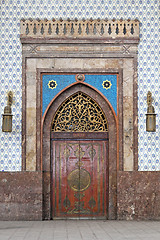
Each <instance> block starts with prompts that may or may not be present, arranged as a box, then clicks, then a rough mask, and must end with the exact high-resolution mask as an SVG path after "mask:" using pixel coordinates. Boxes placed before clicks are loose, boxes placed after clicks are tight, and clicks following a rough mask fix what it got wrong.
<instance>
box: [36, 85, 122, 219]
mask: <svg viewBox="0 0 160 240" xmlns="http://www.w3.org/2000/svg"><path fill="white" fill-rule="evenodd" d="M78 92H81V93H83V94H86V95H87V96H89V97H90V98H91V99H93V100H94V101H95V102H96V103H97V104H98V106H100V108H101V109H102V110H103V113H104V115H105V117H106V119H107V124H108V134H109V150H108V155H109V179H108V180H109V190H108V192H109V205H110V207H109V212H108V215H109V218H110V219H112V218H115V217H114V216H115V213H116V172H117V160H118V159H117V139H118V136H117V132H118V131H117V117H116V114H115V112H114V110H113V108H112V107H111V105H110V103H109V101H108V100H107V99H106V98H105V97H104V96H103V95H102V94H101V93H100V92H98V91H97V90H96V89H94V88H93V87H91V86H90V85H89V84H86V83H85V84H84V83H79V82H76V83H74V84H71V85H70V86H69V87H67V88H66V89H65V90H63V91H61V93H59V94H58V95H57V96H56V97H55V98H54V99H53V100H52V101H51V103H50V104H49V106H48V108H47V109H46V111H45V113H44V116H43V121H42V132H41V139H42V145H41V147H42V151H41V152H42V155H41V161H42V170H43V173H44V176H43V177H44V179H43V182H44V191H46V189H49V188H48V182H50V180H51V168H52V165H51V141H50V139H51V124H52V120H53V119H54V116H55V115H56V113H57V111H58V109H59V107H60V106H61V105H62V104H63V103H64V102H65V100H66V99H68V98H69V97H70V96H73V95H74V94H77V93H78ZM45 184H46V186H45ZM49 192H50V189H49ZM49 192H47V193H46V192H44V194H43V196H44V209H43V213H44V216H43V218H44V219H45V215H46V216H47V217H48V216H49V214H50V212H49V211H50V210H49V209H50V205H51V202H50V201H51V200H50V194H49Z"/></svg>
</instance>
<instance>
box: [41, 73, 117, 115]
mask: <svg viewBox="0 0 160 240" xmlns="http://www.w3.org/2000/svg"><path fill="white" fill-rule="evenodd" d="M51 80H54V81H56V83H57V87H56V88H54V89H51V88H49V86H48V83H49V81H51ZM105 80H109V81H110V82H111V84H112V86H111V88H109V89H105V88H103V86H102V84H103V81H105ZM75 81H76V80H75V74H73V75H59V74H58V75H54V74H51V75H48V74H47V75H43V76H42V87H43V90H42V115H43V114H44V112H45V110H46V108H47V106H48V104H49V103H50V102H51V100H52V99H53V98H54V97H55V96H56V95H57V94H58V93H59V92H60V91H61V90H63V89H64V88H65V87H67V86H69V85H70V84H72V83H74V82H75ZM85 82H86V83H88V84H90V85H91V86H93V87H95V88H97V89H98V90H99V91H100V92H101V93H103V95H104V96H105V97H106V98H107V99H108V100H109V102H110V103H111V105H112V107H113V109H114V111H115V113H116V114H117V75H93V74H85Z"/></svg>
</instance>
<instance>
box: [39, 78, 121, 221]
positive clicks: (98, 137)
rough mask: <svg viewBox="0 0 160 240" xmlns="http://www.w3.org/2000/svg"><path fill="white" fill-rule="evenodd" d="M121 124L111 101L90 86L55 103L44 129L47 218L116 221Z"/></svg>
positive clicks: (80, 86) (82, 85)
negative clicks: (109, 102) (119, 124)
mask: <svg viewBox="0 0 160 240" xmlns="http://www.w3.org/2000/svg"><path fill="white" fill-rule="evenodd" d="M78 102H79V104H78ZM82 106H83V107H82ZM76 109H77V110H76ZM77 111H78V114H77ZM91 113H92V114H91ZM76 114H77V115H76ZM80 118H81V120H80ZM79 120H80V121H79ZM116 126H117V124H116V118H115V114H114V112H113V111H112V108H111V106H110V105H109V104H108V102H107V100H106V99H105V98H104V97H103V96H102V95H101V94H99V93H98V92H97V91H95V89H93V88H92V87H91V86H89V85H87V84H86V83H79V82H77V83H76V84H74V85H71V86H69V87H68V88H67V89H65V90H64V91H63V92H62V93H61V94H59V95H58V96H57V97H56V98H55V99H53V101H52V102H51V103H50V105H49V107H48V109H47V111H46V112H45V114H44V120H43V127H42V129H43V132H42V164H43V166H42V167H43V196H44V199H43V204H44V205H43V213H44V216H43V218H44V219H45V218H46V216H47V218H48V216H50V218H51V219H52V218H53V219H54V218H55V219H56V218H86V217H87V218H91V219H92V218H105V219H106V218H109V219H115V218H116V172H117V128H116ZM49 139H50V142H49V141H48V140H49Z"/></svg>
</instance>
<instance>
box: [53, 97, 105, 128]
mask: <svg viewBox="0 0 160 240" xmlns="http://www.w3.org/2000/svg"><path fill="white" fill-rule="evenodd" d="M52 131H54V132H108V123H107V119H106V117H105V115H104V113H103V111H102V109H101V107H100V106H99V105H98V104H97V103H96V102H95V101H94V100H93V99H92V98H91V97H89V96H88V95H86V94H84V93H82V92H78V93H76V94H74V95H72V96H71V97H69V98H68V99H67V100H65V101H64V102H63V103H62V105H61V106H60V107H59V109H58V111H57V112H56V114H55V116H54V118H53V121H52Z"/></svg>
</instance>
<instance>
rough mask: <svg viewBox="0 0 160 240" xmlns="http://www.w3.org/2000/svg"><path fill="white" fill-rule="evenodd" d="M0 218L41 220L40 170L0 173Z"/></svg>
mask: <svg viewBox="0 0 160 240" xmlns="http://www.w3.org/2000/svg"><path fill="white" fill-rule="evenodd" d="M0 220H10V221H11V220H16V221H17V220H25V221H27V220H42V175H41V173H40V172H10V173H9V172H1V173H0Z"/></svg>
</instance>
